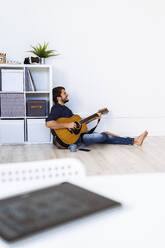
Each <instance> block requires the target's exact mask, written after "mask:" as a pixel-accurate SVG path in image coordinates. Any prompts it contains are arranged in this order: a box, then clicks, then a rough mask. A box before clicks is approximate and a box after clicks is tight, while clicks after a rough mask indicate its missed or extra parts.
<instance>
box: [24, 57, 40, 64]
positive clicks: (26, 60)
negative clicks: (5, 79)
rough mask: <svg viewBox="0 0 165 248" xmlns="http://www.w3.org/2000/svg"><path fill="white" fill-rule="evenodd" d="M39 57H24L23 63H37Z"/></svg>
mask: <svg viewBox="0 0 165 248" xmlns="http://www.w3.org/2000/svg"><path fill="white" fill-rule="evenodd" d="M39 63H40V58H39V57H27V58H25V59H24V64H39Z"/></svg>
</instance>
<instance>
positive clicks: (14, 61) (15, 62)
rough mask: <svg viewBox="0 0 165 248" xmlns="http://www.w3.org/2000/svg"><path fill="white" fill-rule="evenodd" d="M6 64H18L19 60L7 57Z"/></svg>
mask: <svg viewBox="0 0 165 248" xmlns="http://www.w3.org/2000/svg"><path fill="white" fill-rule="evenodd" d="M6 64H11V65H19V64H21V62H20V61H19V60H14V59H8V60H7V61H6Z"/></svg>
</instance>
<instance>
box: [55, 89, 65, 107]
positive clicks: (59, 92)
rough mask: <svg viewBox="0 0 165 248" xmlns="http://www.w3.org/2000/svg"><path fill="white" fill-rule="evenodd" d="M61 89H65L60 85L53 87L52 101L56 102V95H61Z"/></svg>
mask: <svg viewBox="0 0 165 248" xmlns="http://www.w3.org/2000/svg"><path fill="white" fill-rule="evenodd" d="M62 90H65V88H64V87H62V86H58V87H55V88H53V102H54V103H55V104H56V103H57V102H58V101H57V97H59V96H61V91H62Z"/></svg>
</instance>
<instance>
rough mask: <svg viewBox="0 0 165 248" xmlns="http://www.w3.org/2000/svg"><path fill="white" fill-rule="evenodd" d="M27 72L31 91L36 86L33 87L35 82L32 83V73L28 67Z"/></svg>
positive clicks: (34, 89)
mask: <svg viewBox="0 0 165 248" xmlns="http://www.w3.org/2000/svg"><path fill="white" fill-rule="evenodd" d="M28 73H29V81H30V84H31V87H32V91H36V87H35V83H34V79H33V77H32V73H31V71H30V70H29V69H28Z"/></svg>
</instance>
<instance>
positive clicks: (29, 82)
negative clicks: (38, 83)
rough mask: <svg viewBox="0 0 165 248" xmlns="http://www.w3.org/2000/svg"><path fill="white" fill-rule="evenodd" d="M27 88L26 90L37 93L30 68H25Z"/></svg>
mask: <svg viewBox="0 0 165 248" xmlns="http://www.w3.org/2000/svg"><path fill="white" fill-rule="evenodd" d="M25 88H26V91H36V87H35V83H34V79H33V77H32V73H31V72H30V70H29V69H28V68H25Z"/></svg>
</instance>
